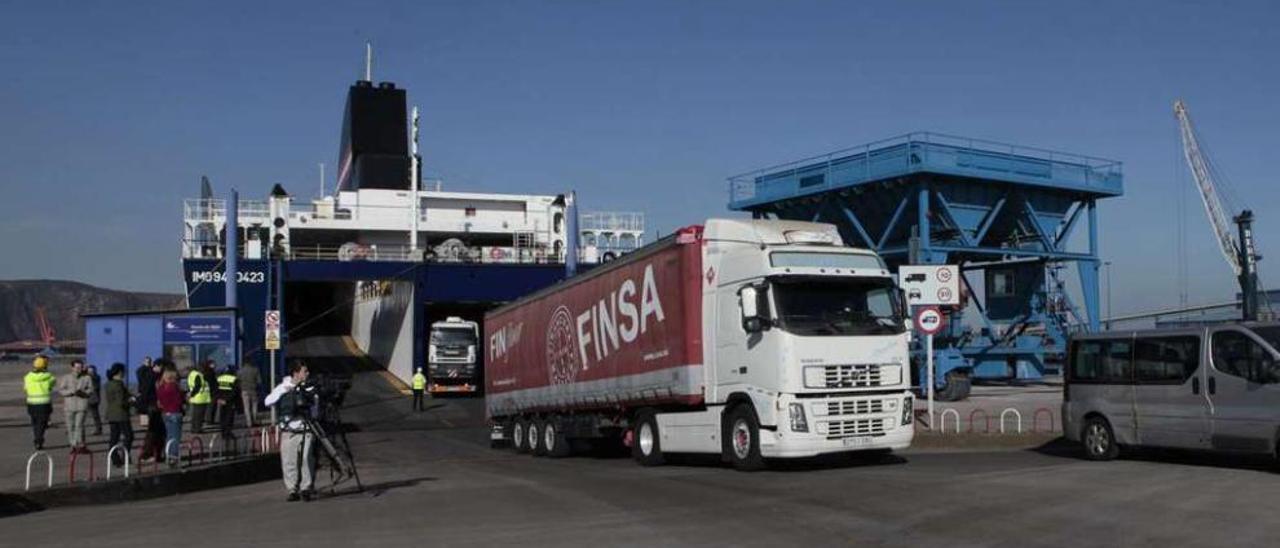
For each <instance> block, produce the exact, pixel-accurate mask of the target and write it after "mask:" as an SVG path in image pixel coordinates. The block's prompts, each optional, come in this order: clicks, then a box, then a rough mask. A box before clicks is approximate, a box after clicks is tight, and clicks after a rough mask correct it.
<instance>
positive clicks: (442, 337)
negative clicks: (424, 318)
mask: <svg viewBox="0 0 1280 548" xmlns="http://www.w3.org/2000/svg"><path fill="white" fill-rule="evenodd" d="M475 343H476V335H475V333H474V332H472V331H471V330H470V329H468V328H465V327H445V328H439V327H437V328H435V329H432V330H431V344H434V345H436V346H468V345H472V344H475Z"/></svg>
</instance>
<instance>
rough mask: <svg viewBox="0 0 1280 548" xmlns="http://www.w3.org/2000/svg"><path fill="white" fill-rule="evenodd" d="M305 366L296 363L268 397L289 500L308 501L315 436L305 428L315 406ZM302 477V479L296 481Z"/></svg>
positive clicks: (310, 493) (312, 477) (313, 461)
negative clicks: (275, 421) (274, 415)
mask: <svg viewBox="0 0 1280 548" xmlns="http://www.w3.org/2000/svg"><path fill="white" fill-rule="evenodd" d="M307 374H308V372H307V366H306V364H304V363H302V362H301V361H295V362H293V363H292V364H291V365H290V366H289V376H288V377H285V378H284V380H283V381H281V383H280V385H279V386H276V387H275V389H273V390H272V391H271V394H269V395H267V399H266V402H265V403H266V404H267V406H268V407H274V408H276V412H277V415H278V416H279V420H280V422H279V425H280V464H281V466H282V468H283V469H284V484H285V488H287V489H288V490H289V499H288V500H289V501H290V502H293V501H296V500H298V499H299V498H301V499H302V500H304V501H310V500H311V498H312V496H313V493H312V487H313V485H314V476H315V458H314V456H313V454H312V450H311V445H312V443H313V442H314V441H315V434H313V433H312V432H311V430H310V429H309V428H308V427H307V421H308V420H309V419H311V418H312V408H313V407H314V406H315V404H316V394H315V391H316V389H315V386H314V385H311V384H307ZM299 476H301V478H299Z"/></svg>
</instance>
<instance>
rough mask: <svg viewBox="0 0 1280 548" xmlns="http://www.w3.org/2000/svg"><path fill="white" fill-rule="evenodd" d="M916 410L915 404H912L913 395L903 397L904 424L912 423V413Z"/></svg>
mask: <svg viewBox="0 0 1280 548" xmlns="http://www.w3.org/2000/svg"><path fill="white" fill-rule="evenodd" d="M914 411H915V406H914V405H912V404H911V396H907V397H905V398H902V425H903V426H906V425H908V424H911V414H912V413H913V412H914Z"/></svg>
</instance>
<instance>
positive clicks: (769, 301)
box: [657, 219, 914, 468]
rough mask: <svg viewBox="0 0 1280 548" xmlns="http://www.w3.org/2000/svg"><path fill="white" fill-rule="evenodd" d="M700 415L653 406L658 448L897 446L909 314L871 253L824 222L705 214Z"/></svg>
mask: <svg viewBox="0 0 1280 548" xmlns="http://www.w3.org/2000/svg"><path fill="white" fill-rule="evenodd" d="M702 262H703V264H702V271H703V282H704V283H703V292H702V313H703V314H702V315H703V325H702V337H703V349H704V354H705V374H706V375H707V379H706V384H705V386H706V391H707V393H706V400H705V401H706V410H705V411H696V412H683V413H660V414H658V416H657V422H658V425H659V428H658V430H659V431H660V432H661V433H662V434H661V441H662V449H663V450H664V451H672V452H676V451H690V452H715V453H722V454H724V455H725V456H726V457H727V459H728V460H731V461H733V462H734V464H736V465H738V466H739V467H740V468H751V467H757V466H759V461H760V460H761V459H762V458H765V457H803V456H814V455H819V454H824V453H834V452H842V451H855V450H895V449H904V448H906V447H908V446H909V445H910V443H911V440H912V438H913V436H914V427H913V424H912V423H913V405H912V404H913V402H912V397H911V394H910V392H909V391H908V390H909V388H910V375H909V370H908V367H909V361H908V351H907V344H908V337H909V336H910V334H909V333H908V331H907V323H908V320H907V318H906V317H905V304H904V302H903V298H902V296H901V291H900V290H899V289H898V287H897V285H896V284H895V282H894V279H893V276H892V275H891V274H890V272H889V269H888V268H887V267H886V266H885V264H884V262H883V261H882V260H881V259H880V257H879V256H878V255H876V254H875V253H874V252H872V251H869V250H864V249H856V248H850V247H845V246H844V244H843V242H842V240H841V238H840V234H839V232H838V231H837V229H836V227H834V226H832V225H828V224H818V223H804V222H791V221H772V220H746V219H742V220H739V219H711V220H709V221H708V222H707V224H706V226H705V229H704V233H703V261H702Z"/></svg>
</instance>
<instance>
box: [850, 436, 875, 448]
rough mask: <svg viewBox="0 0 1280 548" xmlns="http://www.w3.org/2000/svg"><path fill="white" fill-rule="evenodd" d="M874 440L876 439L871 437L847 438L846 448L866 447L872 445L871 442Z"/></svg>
mask: <svg viewBox="0 0 1280 548" xmlns="http://www.w3.org/2000/svg"><path fill="white" fill-rule="evenodd" d="M873 439H875V438H872V437H871V436H856V437H852V438H845V439H844V446H845V447H862V446H864V445H871V440H873Z"/></svg>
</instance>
